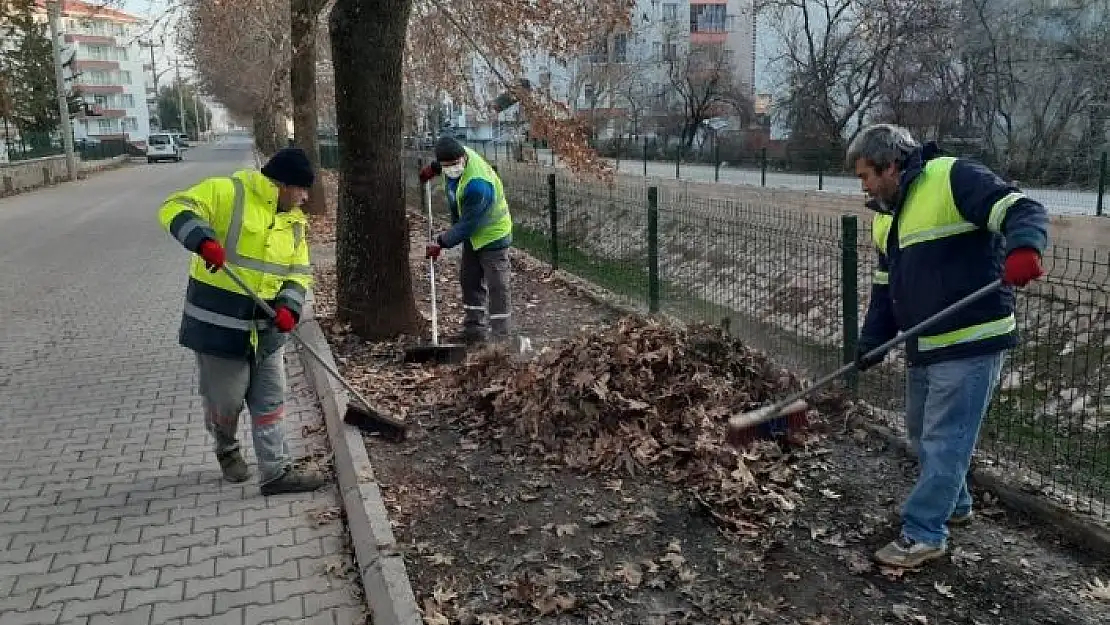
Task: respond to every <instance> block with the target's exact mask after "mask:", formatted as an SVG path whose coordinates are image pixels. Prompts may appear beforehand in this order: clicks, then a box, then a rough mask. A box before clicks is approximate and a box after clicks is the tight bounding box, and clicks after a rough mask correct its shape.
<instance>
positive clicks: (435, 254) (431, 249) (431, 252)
mask: <svg viewBox="0 0 1110 625" xmlns="http://www.w3.org/2000/svg"><path fill="white" fill-rule="evenodd" d="M442 249H443V247H441V246H440V244H439V243H438V242H437V243H429V244H428V245H427V247H425V248H424V257H425V258H431V259H432V260H436V259H438V258H439V252H440V251H441V250H442Z"/></svg>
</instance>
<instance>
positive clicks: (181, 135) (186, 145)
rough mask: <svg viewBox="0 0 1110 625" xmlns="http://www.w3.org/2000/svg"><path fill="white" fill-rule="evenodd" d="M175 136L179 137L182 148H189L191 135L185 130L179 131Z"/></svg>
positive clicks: (178, 142)
mask: <svg viewBox="0 0 1110 625" xmlns="http://www.w3.org/2000/svg"><path fill="white" fill-rule="evenodd" d="M174 138H175V139H177V144H178V145H180V146H181V149H182V150H188V149H189V135H187V134H185V133H183V132H179V133H177V134H176V135H174Z"/></svg>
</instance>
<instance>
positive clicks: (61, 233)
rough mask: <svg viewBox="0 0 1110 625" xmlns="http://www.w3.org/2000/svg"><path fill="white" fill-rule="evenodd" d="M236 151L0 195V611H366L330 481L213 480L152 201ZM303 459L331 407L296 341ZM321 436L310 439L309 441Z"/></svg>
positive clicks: (169, 254) (173, 253) (295, 432)
mask: <svg viewBox="0 0 1110 625" xmlns="http://www.w3.org/2000/svg"><path fill="white" fill-rule="evenodd" d="M243 155H244V152H243V151H242V150H239V151H235V150H225V151H224V152H222V153H221V152H220V151H219V150H209V151H208V152H205V151H203V150H197V151H196V152H195V153H194V154H193V155H191V156H190V160H189V161H186V163H183V164H182V165H183V166H181V167H176V168H173V167H163V168H158V167H157V166H152V167H135V168H131V169H128V170H122V171H118V172H109V173H106V174H103V175H102V176H99V177H97V178H94V179H89V180H88V181H86V182H83V183H79V184H74V185H65V186H63V187H58V188H54V189H47V190H43V191H40V192H37V193H31V194H26V195H22V196H16V197H13V198H8V199H5V200H0V262H2V263H3V265H4V266H5V267H6V269H5V271H4V272H3V274H0V276H3V277H0V475H2V476H3V478H2V479H0V625H8V624H15V623H76V624H93V623H115V624H127V623H143V624H144V625H145V624H148V623H150V624H152V623H194V622H196V623H220V624H223V623H227V624H239V623H246V624H255V623H329V624H334V625H347V624H352V623H361V622H365V617H364V616H363V609H362V606H361V599H360V597H359V596H358V595H356V592H357V591H356V586H357V584H356V583H355V582H352V581H351V580H348V579H346V578H344V577H341V576H337V575H336V574H335V572H336V571H339V572H340V573H342V571H343V569H344V567H345V566H347V565H348V564H349V562H350V557H349V555H347V554H348V549H347V547H346V545H345V540H346V538H345V530H344V528H343V526H342V524H341V523H340V522H339V521H331V522H330V523H326V524H324V525H320V526H319V527H317V526H316V522H315V519H314V517H313V515H312V512H313V511H314V510H319V509H326V508H332V507H336V506H338V505H339V499H338V495H337V492H336V488H335V486H331V487H329V488H327V489H324V490H322V491H320V492H317V493H313V494H303V495H282V496H275V497H271V498H264V497H262V496H261V494H260V493H259V491H258V484H257V481H255V479H254V478H255V476H256V475H257V468H256V463H255V461H254V453H253V449H251V445H250V434H249V419H248V418H246V417H245V416H244V421H245V423H244V424H243V425H242V429H241V436H242V440H243V443H244V450H246V451H247V460H248V462H249V463H250V464H251V466H252V472H253V473H254V474H255V475H252V480H251V481H250V482H247V483H245V484H239V485H235V484H230V483H227V482H224V481H223V480H222V479H221V477H220V471H219V467H218V465H217V464H216V461H215V458H214V454H213V452H212V450H211V445H210V442H209V440H208V439H207V438H206V436H207V434H206V433H205V431H204V427H203V423H202V414H201V410H200V401H199V398H198V397H197V396H196V373H195V367H194V363H193V360H192V358H191V354H189V353H188V352H187V351H185V350H184V349H182V348H180V347H179V346H177V344H176V333H177V324H178V321H179V315H180V310H181V304H182V296H183V293H184V291H183V288H184V285H185V275H186V274H185V272H186V265H185V263H186V256H185V254H184V252H183V251H182V250H180V249H176V248H175V247H174V243H173V242H172V241H171V240H169V239H168V238H167V237H166V235H165V234H164V233H162V232H161V231H160V230H159V229H158V226H157V222H156V220H155V213H154V211H155V210H156V208H157V206H158V203H159V202H160V200H161V198H162V197H164V195H165V194H166V193H168V192H169V191H170V190H171V189H173V188H176V187H180V186H184V185H187V184H190V183H191V182H193V181H194V180H196V179H199V178H200V177H201V176H204V175H210V174H216V173H226V172H230V171H231V170H232V169H234V168H235V167H237V166H239V164H240V163H241V162H242V159H243ZM288 352H289V353H288V355H287V362H288V364H289V369H288V371H289V382H290V397H289V400H290V403H289V406H288V412H287V414H288V422H287V427H288V430H289V432H290V435H291V440H290V443H291V450H292V451H293V453H294V455H295V456H299V455H301V454H304V453H306V451H310V450H309V448H310V447H313V446H315V445H322V444H324V443H325V439H324V438H323V436H322V434H314V433H311V432H310V433H309V434H308V436H307V438H306V437H304V436H302V426H304V425H308V426H310V428H309V429H311V428H312V427H318V426H319V425H320V424H321V423H322V420H321V417H320V415H319V413H318V409H317V406H316V405H315V402H314V401H313V400H312V399H311V390H310V389H308V388H307V387H306V386H305V378H304V373H303V370H302V369H301V366H300V363H299V360H298V358H297V356H296V353H295V351H294V350H293V349H292V348H291V347H290V349H289V350H288ZM317 441H318V442H317Z"/></svg>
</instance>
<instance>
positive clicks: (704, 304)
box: [405, 152, 1110, 515]
mask: <svg viewBox="0 0 1110 625" xmlns="http://www.w3.org/2000/svg"><path fill="white" fill-rule="evenodd" d="M418 157H421V158H422V159H423V162H428V160H430V155H428V154H418V153H414V152H410V153H409V156H408V157H407V162H406V168H405V171H406V173H407V176H408V185H409V188H410V192H412V193H417V194H418V193H419V191H418V185H417V181H416V171H417V165H416V159H417V158H418ZM496 166H497V168H498V171H499V173H500V175H501V178H502V181H503V182H504V185H505V189H506V193H507V194H508V196H509V200H510V204H511V206H512V212H513V220H514V224H515V226H514V227H515V230H514V241H515V245H516V246H517V247H520V248H522V249H524V250H527V251H528V252H529V253H531V254H533V255H535V256H537V257H539V258H541V259H543V260H545V261H547V262H549V263H551V264H552V265H553V266H555V267H557V268H559V269H562V270H564V271H567V272H571V273H574V274H576V275H578V276H580V277H582V278H584V279H586V280H589V281H591V282H593V283H595V284H597V285H598V286H601V287H604V288H606V289H608V290H609V291H611V292H613V293H615V294H617V295H618V296H619V297H621V298H623V299H624V300H625V301H626V302H627V303H629V304H631V305H634V306H637V307H640V308H641V309H643V310H645V311H665V312H668V313H671V314H673V315H676V316H678V317H680V318H683V319H686V320H704V321H710V322H715V323H716V322H722V321H723V320H726V319H727V320H728V321H727V323H728V324H729V326H730V328H731V330H732V332H733V333H734V334H735V335H737V336H739V337H741V338H743V339H745V340H746V341H747V342H748V343H749V344H751V345H752V346H753V347H756V348H759V349H763V350H766V351H768V352H769V353H770V354H772V356H773V357H774V358H775V359H776V360H778V361H779V362H780V363H781V364H782V365H784V366H788V367H790V368H792V369H794V370H797V371H799V372H801V373H803V374H805V375H807V376H810V377H816V376H818V375H821V374H824V373H828V372H830V371H832V370H834V369H835V368H836V367H838V366H840V364H841V363H843V362H846V360H845V358H846V357H850V355H851V354H852V353H854V349H855V341H856V340H857V332H858V327H859V324H860V322H861V320H862V317H863V315H864V313H865V311H866V309H867V304H868V298H869V293H870V287H871V276H872V274H873V272H874V267H873V263H874V262H875V254H874V253H873V246H872V245H871V243H870V231H869V224H868V223H865V222H864V221H863V220H860V219H859V218H858V217H856V216H852V215H845V216H843V217H840V218H836V217H831V218H830V217H812V216H805V215H800V214H799V213H798V212H797V211H792V210H780V209H776V208H774V207H772V206H766V205H752V204H749V203H744V202H740V201H737V200H734V199H729V198H727V197H721V195H722V194H721V189H720V188H719V187H714V186H713V185H696V184H682V185H679V184H672V185H670V186H668V185H666V184H659V185H658V186H649V184H648V183H647V182H646V181H641V180H638V179H632V180H631V181H629V180H628V179H624V178H622V179H620V182H618V183H615V184H613V185H611V186H610V185H606V184H603V183H589V182H584V181H582V180H576V179H573V178H572V177H570V176H569V175H568V174H567V172H566V171H565V170H559V169H555V168H551V167H543V166H536V165H529V164H522V163H518V162H512V161H501V162H498V163H496ZM416 197H418V195H417V196H416ZM1045 264H1046V268H1047V270H1048V276H1047V277H1046V278H1045V279H1043V280H1041V281H1038V282H1036V283H1034V284H1033V285H1031V286H1030V287H1028V288H1026V289H1024V290H1021V291H1019V293H1018V294H1017V315H1018V321H1019V328H1020V331H1021V332H1022V339H1023V341H1022V345H1021V346H1020V347H1019V348H1018V349H1016V350H1014V351H1012V352H1011V353H1010V354H1009V355H1008V358H1007V361H1006V364H1005V367H1004V370H1003V373H1002V383H1001V385H1000V388H999V392H998V393H997V394H996V396H995V398H994V401H993V403H992V405H991V408H990V414H989V416H988V418H987V420H986V422H985V425H984V430H983V435H982V437H983V438H982V444H981V446H980V452H979V457H978V460H977V461H978V462H989V463H993V464H995V465H998V466H1001V467H1005V468H1006V470H1007V473H1008V475H1010V476H1014V477H1015V479H1017V476H1019V475H1020V476H1021V479H1022V481H1023V482H1024V483H1025V485H1028V484H1032V485H1033V486H1034V487H1037V488H1040V489H1042V491H1044V492H1048V491H1051V492H1053V493H1054V494H1055V495H1058V496H1060V497H1064V498H1067V499H1068V500H1070V501H1073V502H1074V503H1075V505H1076V506H1077V507H1078V508H1079V509H1082V510H1085V511H1087V512H1092V513H1096V514H1100V515H1105V514H1107V513H1108V512H1110V376H1104V374H1103V371H1105V370H1106V369H1107V367H1110V302H1108V298H1110V289H1108V288H1107V287H1108V284H1107V283H1108V276H1110V257H1108V255H1107V254H1106V253H1101V252H1099V253H1096V252H1092V251H1089V250H1076V249H1068V248H1064V247H1060V246H1054V247H1052V248H1050V250H1049V251H1048V252H1047V254H1046V258H1045ZM904 385H905V368H904V360H903V359H902V352H901V350H895V353H893V354H892V356H890V357H888V359H887V360H886V362H885V363H884V364H883V365H881V366H879V367H876V368H875V369H872V370H869V371H868V372H866V373H864V374H862V375H860V376H858V378H856V379H855V380H854V382H853V381H850V387H851V388H854V389H855V390H856V392H857V393H858V397H859V398H860V399H861V400H862V401H864V402H866V403H867V404H869V405H871V406H873V407H874V408H875V411H876V413H877V415H878V416H880V417H883V418H885V419H887V420H888V422H889V425H891V426H892V427H894V428H895V429H899V430H900V429H901V411H902V408H903V403H902V402H903V394H904Z"/></svg>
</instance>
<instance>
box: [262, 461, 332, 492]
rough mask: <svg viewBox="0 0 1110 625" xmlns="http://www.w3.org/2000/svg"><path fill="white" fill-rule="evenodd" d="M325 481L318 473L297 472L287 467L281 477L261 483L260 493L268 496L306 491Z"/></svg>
mask: <svg viewBox="0 0 1110 625" xmlns="http://www.w3.org/2000/svg"><path fill="white" fill-rule="evenodd" d="M327 483H328V480H326V479H324V477H323V476H322V475H320V474H318V473H307V472H299V471H296V470H294V469H293V467H289V468H287V469H286V470H285V473H284V474H282V476H281V477H279V478H277V479H276V480H272V481H269V482H266V483H265V484H263V485H262V494H263V495H264V496H267V497H268V496H270V495H281V494H285V493H308V492H312V491H314V490H318V489H319V488H320V487H322V486H325V485H326V484H327Z"/></svg>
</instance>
